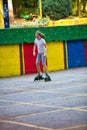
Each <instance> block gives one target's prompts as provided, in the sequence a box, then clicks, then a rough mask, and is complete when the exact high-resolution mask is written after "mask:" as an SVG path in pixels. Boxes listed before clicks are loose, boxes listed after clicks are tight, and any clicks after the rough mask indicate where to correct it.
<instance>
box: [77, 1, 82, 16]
mask: <svg viewBox="0 0 87 130" xmlns="http://www.w3.org/2000/svg"><path fill="white" fill-rule="evenodd" d="M77 8H78V16H80V15H81V0H77Z"/></svg>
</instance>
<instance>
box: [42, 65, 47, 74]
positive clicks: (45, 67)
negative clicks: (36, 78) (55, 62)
mask: <svg viewBox="0 0 87 130" xmlns="http://www.w3.org/2000/svg"><path fill="white" fill-rule="evenodd" d="M43 69H44V72H45V73H48V68H47V65H46V64H43Z"/></svg>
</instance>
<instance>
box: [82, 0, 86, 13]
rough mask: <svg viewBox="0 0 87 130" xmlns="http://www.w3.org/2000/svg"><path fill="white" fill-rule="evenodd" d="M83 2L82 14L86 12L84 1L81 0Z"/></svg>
mask: <svg viewBox="0 0 87 130" xmlns="http://www.w3.org/2000/svg"><path fill="white" fill-rule="evenodd" d="M82 2H83V13H85V12H86V0H82Z"/></svg>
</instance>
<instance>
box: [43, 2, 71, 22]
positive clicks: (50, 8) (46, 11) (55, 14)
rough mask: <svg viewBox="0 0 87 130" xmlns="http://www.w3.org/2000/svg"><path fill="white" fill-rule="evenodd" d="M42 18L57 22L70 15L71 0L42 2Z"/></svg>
mask: <svg viewBox="0 0 87 130" xmlns="http://www.w3.org/2000/svg"><path fill="white" fill-rule="evenodd" d="M42 3H43V16H49V17H50V18H51V19H54V20H57V19H61V18H66V17H68V16H69V15H71V14H72V3H71V0H43V1H42Z"/></svg>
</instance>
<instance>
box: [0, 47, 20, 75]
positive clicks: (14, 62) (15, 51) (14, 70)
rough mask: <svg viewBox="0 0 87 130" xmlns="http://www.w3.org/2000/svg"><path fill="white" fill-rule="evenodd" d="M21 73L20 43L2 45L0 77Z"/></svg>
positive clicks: (0, 51) (0, 49) (0, 50)
mask: <svg viewBox="0 0 87 130" xmlns="http://www.w3.org/2000/svg"><path fill="white" fill-rule="evenodd" d="M12 75H20V51H19V45H5V46H0V77H7V76H12Z"/></svg>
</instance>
